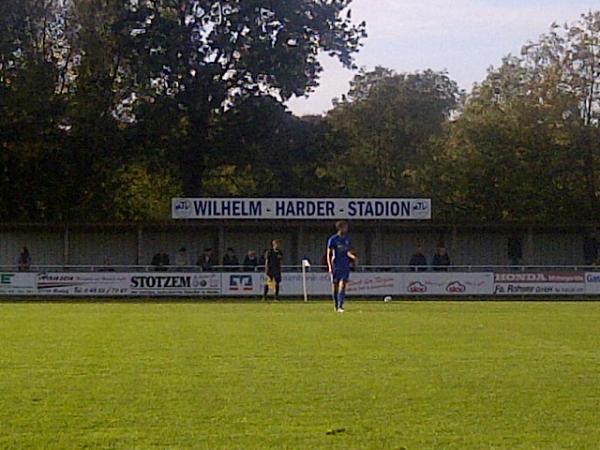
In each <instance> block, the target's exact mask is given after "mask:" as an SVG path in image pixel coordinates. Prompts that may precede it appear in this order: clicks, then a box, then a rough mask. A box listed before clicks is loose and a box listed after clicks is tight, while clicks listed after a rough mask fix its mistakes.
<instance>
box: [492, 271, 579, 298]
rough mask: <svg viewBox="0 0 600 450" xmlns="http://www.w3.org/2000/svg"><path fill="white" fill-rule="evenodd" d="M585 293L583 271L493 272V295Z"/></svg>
mask: <svg viewBox="0 0 600 450" xmlns="http://www.w3.org/2000/svg"><path fill="white" fill-rule="evenodd" d="M585 293H586V282H585V274H584V273H583V272H505V273H496V274H495V285H494V294H495V295H537V296H545V295H575V294H585Z"/></svg>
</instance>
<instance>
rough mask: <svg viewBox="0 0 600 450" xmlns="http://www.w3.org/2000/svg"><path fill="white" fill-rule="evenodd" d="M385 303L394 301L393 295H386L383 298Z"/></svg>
mask: <svg viewBox="0 0 600 450" xmlns="http://www.w3.org/2000/svg"><path fill="white" fill-rule="evenodd" d="M383 301H384V303H389V302H391V301H392V297H390V296H389V295H388V296H387V297H384V299H383Z"/></svg>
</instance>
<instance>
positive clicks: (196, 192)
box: [181, 118, 210, 197]
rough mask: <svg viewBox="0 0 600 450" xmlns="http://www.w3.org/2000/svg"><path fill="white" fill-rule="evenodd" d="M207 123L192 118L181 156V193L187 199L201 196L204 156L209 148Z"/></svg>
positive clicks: (204, 165) (204, 164)
mask: <svg viewBox="0 0 600 450" xmlns="http://www.w3.org/2000/svg"><path fill="white" fill-rule="evenodd" d="M209 145H210V143H209V139H208V122H207V121H205V120H203V118H200V119H198V118H193V119H192V123H191V127H190V133H189V136H188V139H187V142H186V144H185V147H184V148H183V151H182V154H181V174H182V179H183V192H184V194H185V195H186V196H187V197H200V196H202V188H203V185H204V173H205V171H206V161H205V155H206V153H207V152H208V147H209Z"/></svg>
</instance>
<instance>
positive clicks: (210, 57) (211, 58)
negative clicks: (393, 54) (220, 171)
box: [127, 0, 365, 195]
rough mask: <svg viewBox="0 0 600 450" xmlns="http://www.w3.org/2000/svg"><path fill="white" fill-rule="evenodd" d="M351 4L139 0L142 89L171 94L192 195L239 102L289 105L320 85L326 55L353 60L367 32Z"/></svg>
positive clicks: (132, 11) (147, 93)
mask: <svg viewBox="0 0 600 450" xmlns="http://www.w3.org/2000/svg"><path fill="white" fill-rule="evenodd" d="M350 3H351V0H328V1H324V0H311V1H306V0H289V1H285V2H275V1H244V2H241V1H234V0H231V1H223V0H220V1H214V0H202V1H189V0H149V1H145V2H137V1H132V2H130V3H129V5H128V7H127V8H128V14H127V21H128V22H127V23H128V25H127V26H128V29H129V30H130V34H131V35H133V36H134V39H133V48H132V53H131V55H132V58H131V61H135V68H134V69H133V71H134V77H135V80H136V87H135V89H134V92H135V93H136V94H137V95H138V96H140V97H143V98H145V99H147V100H148V101H155V100H156V99H157V98H158V97H161V96H166V97H169V98H171V99H172V100H173V101H174V102H175V103H176V105H177V107H178V109H179V111H180V115H181V120H182V128H183V132H184V139H183V140H182V142H181V154H180V155H179V162H180V168H181V173H182V176H183V179H184V190H185V193H186V194H188V195H196V194H200V193H201V191H202V180H203V177H204V175H205V171H206V170H207V169H208V168H209V167H210V166H211V161H212V159H213V157H214V147H213V144H212V143H211V139H210V138H211V130H212V129H213V127H215V123H216V122H217V121H218V119H219V117H221V115H222V114H223V113H224V112H226V111H227V110H228V109H231V108H235V107H236V105H238V104H239V103H240V101H242V100H244V99H246V98H249V97H253V96H272V97H274V98H277V99H278V100H280V101H285V100H287V99H289V98H290V97H291V96H294V95H296V96H298V95H304V94H306V93H307V92H309V91H310V90H312V89H313V88H314V87H316V86H317V84H318V78H319V74H320V72H321V71H322V67H321V65H320V63H319V61H318V59H317V56H318V54H319V52H320V51H325V52H327V53H329V54H330V55H332V56H335V57H337V58H338V59H339V60H340V61H341V62H342V63H343V64H344V65H345V66H348V67H351V66H352V55H353V53H354V52H356V51H357V50H358V48H359V46H360V42H361V39H362V38H363V37H364V36H365V25H364V23H363V24H359V25H354V24H353V23H352V21H351V19H350V14H349V13H347V14H346V12H345V11H346V10H347V8H348V6H349V5H350Z"/></svg>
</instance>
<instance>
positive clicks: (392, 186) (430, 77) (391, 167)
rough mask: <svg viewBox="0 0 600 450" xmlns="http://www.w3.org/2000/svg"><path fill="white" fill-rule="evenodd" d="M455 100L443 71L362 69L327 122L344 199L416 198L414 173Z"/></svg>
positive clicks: (453, 86)
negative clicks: (338, 150) (338, 151)
mask: <svg viewBox="0 0 600 450" xmlns="http://www.w3.org/2000/svg"><path fill="white" fill-rule="evenodd" d="M461 97H462V92H461V91H460V89H459V88H458V86H457V84H456V83H455V82H454V81H452V80H451V79H450V78H449V77H448V75H447V74H446V73H443V72H434V71H431V70H428V71H424V72H419V73H414V74H396V73H394V72H393V71H391V70H389V69H384V68H381V67H378V68H376V69H375V70H374V71H372V72H367V71H365V70H362V71H361V72H360V73H359V74H358V75H357V76H356V77H355V79H354V81H353V82H352V84H351V88H350V91H349V93H348V95H347V96H345V97H344V98H342V100H341V101H338V102H337V103H336V106H335V108H334V109H333V110H332V111H330V113H329V114H328V117H327V121H328V122H329V124H330V126H331V129H332V131H331V138H332V140H333V141H334V142H337V143H339V144H338V145H340V146H344V147H345V151H343V153H342V154H338V155H336V156H335V158H334V159H333V160H332V161H331V165H330V170H331V172H332V173H333V174H334V176H335V177H336V178H337V180H338V184H340V185H343V186H345V188H346V193H347V194H350V195H360V196H385V195H392V196H397V195H412V194H418V192H416V190H415V188H416V186H415V179H414V175H415V172H414V170H415V168H417V167H418V166H419V164H422V163H423V162H424V160H423V158H424V156H425V155H426V148H427V145H428V142H429V141H430V140H431V139H432V138H433V137H435V136H437V135H439V134H440V133H441V132H442V131H443V129H444V127H445V124H446V122H447V120H448V119H449V118H450V116H451V115H452V113H453V112H454V111H456V110H457V109H458V108H459V106H460V102H461ZM340 161H343V163H340Z"/></svg>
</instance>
